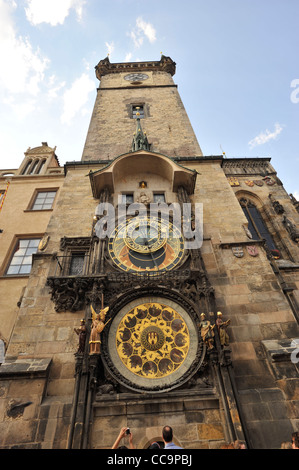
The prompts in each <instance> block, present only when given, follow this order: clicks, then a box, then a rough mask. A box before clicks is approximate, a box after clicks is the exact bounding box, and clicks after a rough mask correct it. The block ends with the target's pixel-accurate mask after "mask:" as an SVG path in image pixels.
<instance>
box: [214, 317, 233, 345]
mask: <svg viewBox="0 0 299 470" xmlns="http://www.w3.org/2000/svg"><path fill="white" fill-rule="evenodd" d="M229 324H230V320H227V321H225V322H224V321H223V320H222V313H221V312H217V320H216V325H217V328H218V333H219V338H220V344H221V346H222V347H223V346H228V345H229V337H228V334H227V332H226V328H227V327H228V325H229Z"/></svg>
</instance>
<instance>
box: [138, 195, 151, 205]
mask: <svg viewBox="0 0 299 470" xmlns="http://www.w3.org/2000/svg"><path fill="white" fill-rule="evenodd" d="M137 202H138V203H139V204H144V205H145V206H146V205H147V204H149V203H150V202H151V198H150V197H149V196H148V195H146V194H145V193H140V195H139V196H138V197H137Z"/></svg>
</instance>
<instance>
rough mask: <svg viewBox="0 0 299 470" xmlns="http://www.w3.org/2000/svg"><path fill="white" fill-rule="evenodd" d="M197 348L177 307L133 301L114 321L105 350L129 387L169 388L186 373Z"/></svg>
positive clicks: (186, 317) (194, 336) (191, 327)
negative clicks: (128, 383) (107, 350)
mask: <svg viewBox="0 0 299 470" xmlns="http://www.w3.org/2000/svg"><path fill="white" fill-rule="evenodd" d="M197 345H198V339H197V332H196V327H195V325H194V323H193V321H192V320H191V318H190V317H189V315H188V314H187V313H186V312H185V311H184V310H183V309H182V307H180V306H179V305H178V304H176V303H175V302H172V301H168V300H166V299H161V298H157V299H155V300H152V301H150V298H146V299H144V300H143V301H142V302H140V301H137V300H136V301H134V302H133V303H131V304H129V305H128V306H127V307H125V308H124V309H122V311H121V312H120V313H119V314H118V315H117V316H116V317H115V319H114V320H113V322H112V325H111V328H110V331H109V340H108V348H109V353H110V357H111V358H112V361H113V364H114V366H115V367H116V369H117V371H118V372H119V373H120V374H121V375H122V376H123V377H124V378H125V379H126V381H129V382H131V384H132V385H133V386H134V385H135V386H137V387H141V388H146V389H151V388H153V387H155V386H156V387H157V385H158V386H159V387H161V388H162V389H163V388H165V387H166V388H167V387H171V386H172V385H173V384H174V382H175V381H176V380H179V379H180V378H181V377H182V376H183V375H184V374H185V373H186V371H187V370H188V368H189V367H190V365H191V363H192V361H193V360H194V358H195V355H196V348H197Z"/></svg>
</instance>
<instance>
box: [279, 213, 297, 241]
mask: <svg viewBox="0 0 299 470" xmlns="http://www.w3.org/2000/svg"><path fill="white" fill-rule="evenodd" d="M282 223H283V224H284V226H285V228H286V229H287V231H288V232H289V234H290V237H291V239H292V240H293V241H294V242H296V243H298V242H299V230H298V229H297V227H296V225H295V224H293V223H292V222H291V221H290V220H289V219H287V218H286V216H284V218H283V221H282Z"/></svg>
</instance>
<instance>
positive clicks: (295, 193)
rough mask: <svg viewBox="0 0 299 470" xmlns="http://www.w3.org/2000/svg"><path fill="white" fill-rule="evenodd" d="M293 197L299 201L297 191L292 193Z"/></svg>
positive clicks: (298, 192)
mask: <svg viewBox="0 0 299 470" xmlns="http://www.w3.org/2000/svg"><path fill="white" fill-rule="evenodd" d="M293 196H294V197H295V198H296V199H297V201H299V190H298V191H297V190H296V191H294V193H293Z"/></svg>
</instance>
